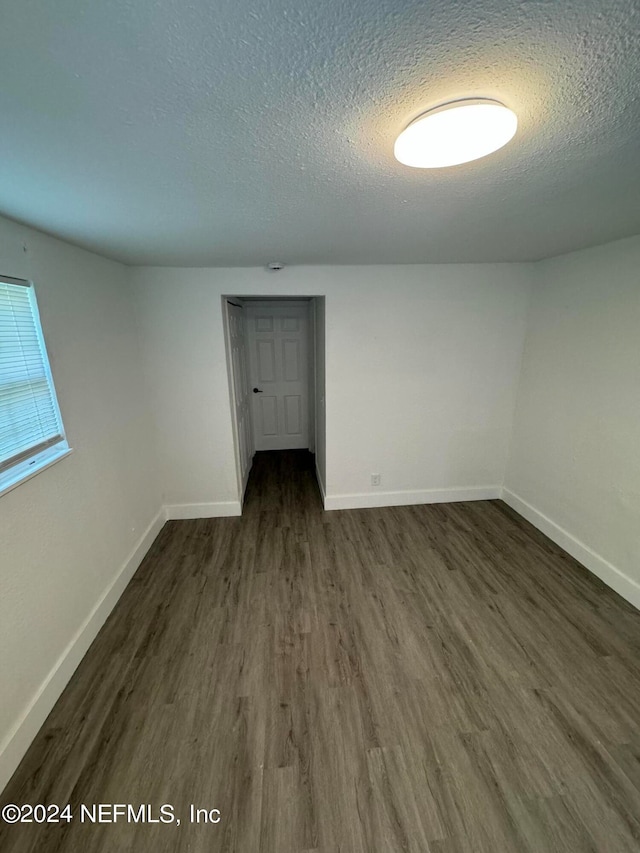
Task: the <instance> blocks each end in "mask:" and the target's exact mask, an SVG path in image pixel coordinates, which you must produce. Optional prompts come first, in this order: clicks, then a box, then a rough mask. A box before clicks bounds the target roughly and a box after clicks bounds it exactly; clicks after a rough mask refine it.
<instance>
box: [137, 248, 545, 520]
mask: <svg viewBox="0 0 640 853" xmlns="http://www.w3.org/2000/svg"><path fill="white" fill-rule="evenodd" d="M530 279H531V269H530V267H529V266H528V265H510V264H485V265H448V266H388V267H380V266H378V267H374V266H369V267H291V268H287V269H285V270H284V271H282V272H280V273H278V274H272V273H271V274H270V273H267V272H264V271H263V270H260V269H169V268H143V269H137V270H135V271H134V272H133V282H134V284H135V287H136V291H137V296H138V305H139V311H140V313H139V317H140V326H141V329H142V338H143V350H144V353H145V362H146V371H147V376H148V380H149V384H150V388H151V394H152V405H153V411H154V416H155V420H156V446H157V450H158V459H159V460H160V462H159V464H160V481H161V483H162V484H163V488H164V491H165V495H164V501H165V503H166V504H169V505H194V513H196V512H197V513H200V514H201V513H202V512H203V511H210V512H211V514H215V513H217V512H225V511H227V510H228V509H229V507H234V506H236V507H237V501H238V494H237V483H236V476H235V471H234V462H233V458H234V457H233V447H232V432H231V419H230V412H229V394H228V390H227V372H226V368H225V351H224V340H223V334H222V317H221V302H220V296H221V294H225V293H226V294H234V295H238V296H247V295H268V294H272V295H279V296H293V295H299V296H306V295H318V296H325V297H326V302H325V309H326V407H325V409H326V482H325V485H326V490H327V505H328V506H330V507H334V508H335V507H339V506H359V505H375V504H377V503H382V504H388V503H394V502H398V503H402V502H416V501H419V500H446V499H455V498H456V497H460V498H465V497H483V496H489V495H491V496H496V495H497V494H498V493H499V489H500V486H501V484H502V479H503V475H504V469H505V464H506V456H507V448H508V441H509V436H510V432H511V423H512V414H513V407H514V403H515V394H516V381H517V377H518V373H519V368H520V358H521V349H522V342H523V338H524V325H525V314H526V307H527V300H528V293H529V284H530ZM372 472H379V473H380V474H381V475H382V484H381V486H380V487H378V488H375V487H372V486H371V485H370V476H371V473H372ZM187 512H188V509H187V508H185V507H184V506H183V507H182V509H180V510H178V511H177V514H182V515H185V514H187Z"/></svg>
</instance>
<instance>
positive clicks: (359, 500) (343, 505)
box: [324, 486, 502, 510]
mask: <svg viewBox="0 0 640 853" xmlns="http://www.w3.org/2000/svg"><path fill="white" fill-rule="evenodd" d="M501 491H502V489H501V487H500V486H469V487H462V488H456V489H422V490H420V491H417V492H408V491H407V492H365V493H362V494H355V495H326V496H325V498H324V508H325V509H327V510H331V509H364V508H371V507H382V506H408V505H412V504H438V503H453V502H454V501H487V500H492V499H493V498H499V497H500V493H501Z"/></svg>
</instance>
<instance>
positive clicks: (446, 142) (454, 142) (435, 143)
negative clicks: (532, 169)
mask: <svg viewBox="0 0 640 853" xmlns="http://www.w3.org/2000/svg"><path fill="white" fill-rule="evenodd" d="M517 128H518V117H517V116H516V114H515V113H514V112H513V111H512V110H510V109H509V108H508V107H505V106H504V104H501V103H499V102H498V101H492V100H489V99H487V98H473V99H471V98H469V99H465V100H460V101H452V102H451V103H448V104H443V105H441V106H439V107H434V108H433V109H431V110H427V112H426V113H423V114H422V115H421V116H419V117H418V118H417V119H415V121H412V122H411V124H410V125H409V126H408V127H407V128H405V130H403V131H402V133H401V134H400V136H398V138H397V139H396V144H395V146H394V149H393V153H394V154H395V157H396V160H398V161H399V162H400V163H403V164H404V165H405V166H413V167H414V168H417V169H442V168H445V167H446V166H457V165H459V164H460V163H469V162H470V161H471V160H478V159H480V157H486V156H487V154H492V153H493V152H494V151H497V150H498V149H499V148H502V146H503V145H506V144H507V142H509V141H510V140H511V139H513V136H514V135H515V132H516V130H517Z"/></svg>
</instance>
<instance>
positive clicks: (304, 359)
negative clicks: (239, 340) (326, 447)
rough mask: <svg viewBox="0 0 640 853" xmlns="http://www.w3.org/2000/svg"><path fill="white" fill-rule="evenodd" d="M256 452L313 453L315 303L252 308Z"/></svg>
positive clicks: (249, 306) (250, 336)
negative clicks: (311, 352) (311, 311)
mask: <svg viewBox="0 0 640 853" xmlns="http://www.w3.org/2000/svg"><path fill="white" fill-rule="evenodd" d="M246 312H247V330H248V336H247V338H248V343H249V376H250V382H251V395H250V396H251V397H252V408H253V434H254V444H255V448H256V450H287V449H290V448H306V447H309V369H308V355H309V303H308V302H276V301H272V302H248V303H246Z"/></svg>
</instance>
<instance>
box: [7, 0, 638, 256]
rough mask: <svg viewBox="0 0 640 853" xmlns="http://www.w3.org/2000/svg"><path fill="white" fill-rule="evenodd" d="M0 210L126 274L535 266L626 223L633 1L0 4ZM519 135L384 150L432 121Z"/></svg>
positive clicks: (633, 137)
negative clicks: (455, 148) (418, 154)
mask: <svg viewBox="0 0 640 853" xmlns="http://www.w3.org/2000/svg"><path fill="white" fill-rule="evenodd" d="M0 21H1V25H0V81H1V83H0V119H1V125H0V127H1V132H0V210H1V211H2V212H3V213H5V214H6V215H8V216H10V217H13V218H15V219H18V220H21V221H25V222H28V223H29V224H32V225H35V226H37V227H39V228H42V229H43V230H45V231H49V232H51V233H53V234H56V235H59V236H61V237H64V238H66V239H68V240H70V241H72V242H74V243H78V244H80V245H82V246H86V247H88V248H91V249H94V250H95V251H98V252H100V253H102V254H105V255H107V256H110V257H114V258H118V259H120V260H123V261H126V262H128V263H134V264H148V263H149V264H170V265H191V266H207V265H220V266H230V265H254V264H256V265H262V264H265V263H267V262H268V261H271V260H282V261H285V262H286V263H289V264H295V263H311V264H315V263H419V262H453V261H501V260H532V259H537V258H542V257H547V256H550V255H555V254H559V253H561V252H565V251H568V250H571V249H576V248H580V247H583V246H587V245H591V244H594V243H601V242H605V241H607V240H610V239H614V238H617V237H622V236H627V235H630V234H635V233H639V232H640V3H639V2H638V0H600V2H596V0H548V1H547V0H522V2H517V0H434V2H415V1H414V2H409V0H255V2H249V0H99V2H91V0H55V2H52V0H1V2H0ZM461 96H472V97H473V96H475V97H478V96H485V97H493V98H497V99H499V100H502V101H503V102H504V103H505V104H507V105H508V106H509V107H511V108H512V109H514V110H515V111H516V112H517V114H518V116H519V120H520V125H519V130H518V133H517V135H516V137H515V139H514V140H513V142H512V143H511V144H510V145H508V146H507V147H506V148H504V149H502V150H501V151H498V152H496V153H495V154H493V155H491V156H490V157H488V158H486V159H484V160H480V161H476V162H475V163H469V164H466V165H463V166H458V167H454V168H451V169H445V170H437V171H423V170H413V169H409V168H407V167H405V166H401V165H400V164H399V163H397V162H396V161H395V160H394V159H393V142H394V139H395V137H396V135H397V133H398V132H399V131H400V130H401V129H402V128H403V127H404V126H405V125H406V124H407V122H408V121H409V120H411V119H412V118H414V117H415V116H416V115H418V114H419V113H420V112H422V111H423V110H424V109H425V108H426V107H429V106H431V105H433V104H437V103H440V102H442V101H444V100H449V99H453V98H458V97H461Z"/></svg>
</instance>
